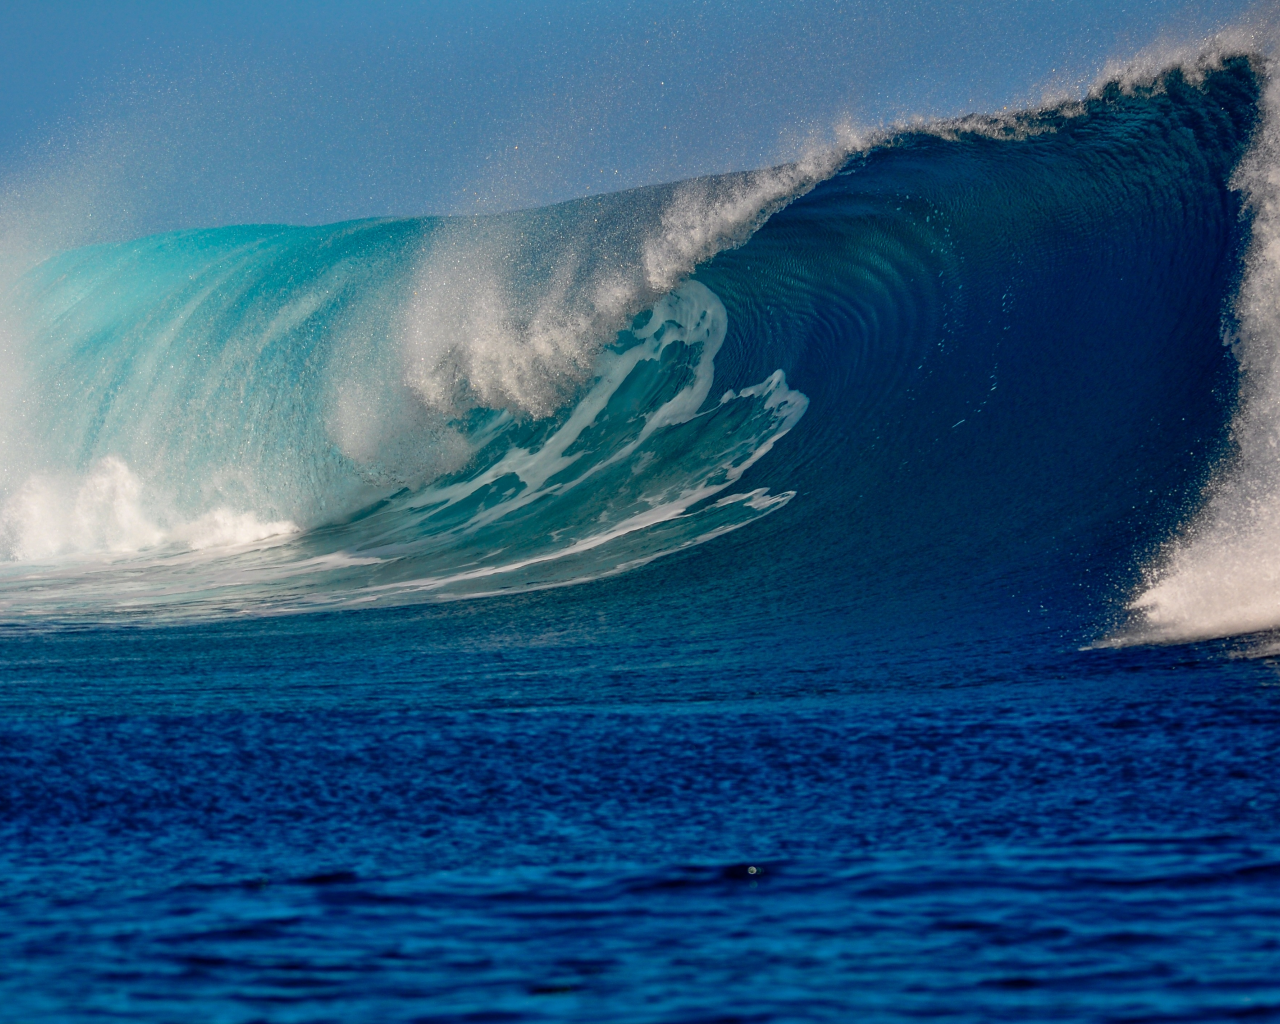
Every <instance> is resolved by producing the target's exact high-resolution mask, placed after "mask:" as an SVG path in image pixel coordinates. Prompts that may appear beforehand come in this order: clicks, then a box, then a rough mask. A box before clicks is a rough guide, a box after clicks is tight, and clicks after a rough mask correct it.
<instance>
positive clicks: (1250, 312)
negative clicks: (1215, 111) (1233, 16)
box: [1109, 33, 1280, 643]
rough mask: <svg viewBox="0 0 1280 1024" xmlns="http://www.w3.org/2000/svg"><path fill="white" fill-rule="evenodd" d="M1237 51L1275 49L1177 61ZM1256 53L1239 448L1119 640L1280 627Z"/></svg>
mask: <svg viewBox="0 0 1280 1024" xmlns="http://www.w3.org/2000/svg"><path fill="white" fill-rule="evenodd" d="M1232 52H1235V53H1240V52H1245V53H1252V54H1255V55H1256V54H1259V53H1267V54H1274V53H1275V52H1276V50H1275V47H1274V45H1273V43H1272V41H1271V39H1270V38H1268V37H1266V36H1263V35H1261V34H1258V33H1254V34H1250V35H1247V36H1245V35H1242V34H1241V33H1233V34H1232V35H1230V36H1224V37H1223V38H1222V39H1220V40H1217V41H1215V43H1214V45H1212V46H1210V47H1209V48H1207V49H1206V50H1204V51H1202V52H1201V53H1199V54H1191V55H1185V56H1183V57H1182V58H1180V59H1179V61H1178V64H1179V66H1181V67H1183V68H1184V72H1186V73H1188V74H1189V75H1192V74H1203V73H1206V72H1208V71H1211V70H1213V69H1214V68H1216V67H1220V66H1221V63H1222V59H1223V56H1224V54H1230V53H1232ZM1156 57H1159V55H1158V54H1157V55H1156ZM1166 59H1167V57H1166ZM1253 59H1254V60H1255V63H1256V66H1257V67H1258V68H1259V69H1260V70H1262V71H1263V73H1264V82H1265V87H1264V93H1263V97H1262V124H1261V127H1260V129H1259V131H1258V134H1257V137H1256V139H1255V140H1254V143H1253V146H1252V148H1251V150H1250V152H1249V154H1248V155H1247V156H1246V158H1245V159H1244V161H1243V162H1242V164H1241V166H1240V167H1239V169H1238V170H1237V172H1236V176H1235V179H1234V181H1233V184H1234V185H1235V186H1236V187H1237V188H1240V189H1241V190H1243V191H1244V192H1245V194H1246V196H1247V199H1248V202H1249V206H1250V208H1251V211H1252V214H1253V229H1252V240H1251V243H1250V248H1249V251H1248V254H1247V257H1246V265H1245V274H1244V279H1243V282H1242V284H1241V288H1240V292H1239V295H1238V297H1237V299H1236V304H1235V312H1236V317H1237V320H1238V323H1239V333H1238V337H1235V338H1232V339H1229V340H1230V341H1232V342H1233V348H1234V351H1235V353H1236V355H1237V357H1238V359H1239V363H1240V373H1241V395H1240V402H1239V407H1238V410H1237V412H1236V415H1235V419H1234V421H1233V423H1232V439H1233V441H1234V443H1235V447H1236V453H1235V456H1234V458H1233V459H1232V460H1231V461H1230V463H1229V464H1228V465H1227V466H1225V467H1224V468H1223V469H1222V470H1221V471H1220V472H1219V473H1218V474H1217V476H1216V478H1215V479H1214V480H1213V482H1212V483H1211V485H1210V487H1209V489H1208V492H1207V494H1206V500H1205V503H1204V506H1203V508H1202V509H1201V511H1200V512H1199V514H1198V515H1197V516H1196V517H1195V518H1194V520H1193V521H1192V523H1191V524H1190V526H1189V527H1188V528H1187V529H1186V530H1185V531H1183V532H1182V533H1181V534H1180V535H1179V536H1177V537H1175V538H1174V539H1173V540H1171V541H1170V543H1169V544H1168V545H1166V548H1165V550H1164V551H1163V552H1162V553H1161V554H1160V556H1159V557H1158V558H1157V559H1156V560H1155V562H1154V564H1153V565H1152V566H1151V567H1150V569H1149V570H1148V572H1147V576H1146V581H1145V583H1144V585H1143V586H1142V588H1141V590H1140V592H1139V593H1138V594H1137V595H1136V596H1135V597H1134V599H1133V600H1132V602H1131V605H1130V610H1131V612H1132V613H1133V620H1132V621H1131V622H1130V623H1129V624H1128V625H1127V626H1125V627H1124V628H1122V629H1121V630H1119V631H1118V632H1117V633H1116V634H1115V635H1114V636H1113V637H1112V638H1111V640H1110V641H1109V642H1111V643H1131V642H1150V641H1156V642H1176V641H1186V640H1195V639H1206V638H1210V637H1220V636H1230V635H1236V634H1241V633H1249V632H1254V631H1259V630H1269V629H1276V628H1280V82H1277V80H1276V77H1275V74H1274V72H1275V58H1274V57H1259V56H1255V57H1254V58H1253ZM1154 60H1155V58H1153V62H1154ZM1148 70H1149V68H1144V67H1143V66H1141V65H1139V66H1136V67H1135V69H1134V70H1133V71H1132V72H1131V73H1130V74H1129V75H1128V77H1127V78H1125V79H1124V81H1125V82H1127V83H1132V84H1133V85H1135V86H1140V85H1143V84H1144V83H1145V81H1146V80H1145V79H1144V77H1143V76H1144V74H1145V73H1146V71H1148Z"/></svg>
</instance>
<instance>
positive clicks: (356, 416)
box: [0, 44, 1280, 644]
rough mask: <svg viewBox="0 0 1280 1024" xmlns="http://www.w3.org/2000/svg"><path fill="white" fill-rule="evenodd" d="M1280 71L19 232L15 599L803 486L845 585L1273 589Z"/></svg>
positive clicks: (828, 559)
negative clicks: (365, 205) (533, 191)
mask: <svg viewBox="0 0 1280 1024" xmlns="http://www.w3.org/2000/svg"><path fill="white" fill-rule="evenodd" d="M1276 89H1277V86H1276V85H1275V84H1274V83H1272V82H1271V81H1270V79H1269V78H1268V77H1267V62H1266V60H1265V59H1264V58H1263V57H1260V56H1257V55H1256V54H1251V52H1250V51H1248V50H1247V48H1244V47H1242V46H1240V45H1239V44H1237V45H1236V46H1234V47H1232V46H1227V45H1225V44H1222V45H1218V46H1216V47H1214V48H1210V49H1208V50H1206V51H1204V52H1203V53H1200V54H1198V55H1195V56H1192V57H1182V58H1179V59H1178V60H1176V61H1169V62H1166V63H1165V64H1164V65H1162V66H1160V67H1159V68H1158V69H1157V68H1155V67H1154V66H1151V65H1144V66H1142V67H1134V68H1129V69H1124V70H1120V71H1116V72H1115V73H1111V74H1108V75H1107V76H1106V77H1105V78H1104V80H1103V81H1102V82H1101V83H1100V84H1099V85H1098V86H1097V87H1096V88H1095V89H1094V90H1093V91H1092V92H1091V93H1090V95H1089V96H1088V98H1087V99H1085V100H1083V101H1070V102H1064V103H1061V104H1058V105H1056V106H1050V107H1046V108H1043V109H1038V110H1032V111H1027V112H1023V113H1019V114H1016V115H1010V116H1002V117H1000V118H981V117H971V118H966V119H964V120H961V121H952V122H945V123H941V122H940V123H936V124H929V125H923V126H914V127H911V128H899V129H893V130H888V131H883V132H879V133H875V134H868V135H865V136H859V135H856V134H855V133H852V132H846V133H844V134H843V135H842V139H843V141H842V142H841V144H840V145H838V146H836V147H835V148H832V149H827V150H822V151H819V152H816V153H815V154H814V155H813V156H812V157H810V158H807V159H806V160H803V161H800V162H798V163H795V164H790V165H786V166H783V167H779V168H775V169H771V170H767V171H760V172H753V173H748V174H734V175H725V176H722V177H716V178H707V179H699V180H695V181H688V182H683V183H678V184H674V185H668V186H660V187H650V188H643V189H638V190H634V191H630V192H623V193H617V194H613V195H606V196H600V197H595V198H588V199H581V200H576V201H573V202H569V203H564V204H561V205H558V206H554V207H549V208H546V209H538V210H531V211H525V212H519V213H510V214H502V215H496V216H485V217H450V218H418V219H388V220H373V221H359V222H351V223H345V224H337V225H332V226H326V227H318V228H316V227H284V226H239V227H225V228H215V229H209V230H196V231H182V232H176V233H171V234H165V235H159V236H154V237H149V238H143V239H139V240H136V241H128V242H117V243H111V244H105V245H96V246H91V247H88V248H79V249H72V250H67V251H57V252H45V251H41V250H40V248H39V247H38V246H37V247H34V248H32V249H31V253H32V254H31V255H29V257H28V258H26V260H25V262H23V261H22V260H17V261H16V262H15V259H16V258H15V257H12V256H10V257H8V258H7V262H6V266H9V267H10V268H12V267H14V266H16V267H17V270H12V269H11V270H10V271H6V276H5V282H6V283H5V284H4V286H3V287H4V296H3V300H2V301H3V324H4V330H5V336H4V337H5V342H6V345H7V349H8V357H7V360H6V364H7V365H6V370H7V379H6V381H5V382H4V384H3V392H2V393H0V417H2V418H0V444H2V445H3V449H2V451H3V453H4V454H3V462H2V463H0V473H2V475H0V555H2V556H3V558H4V559H5V561H4V562H3V563H0V609H2V614H3V615H5V616H7V617H10V618H24V617H29V616H32V615H37V616H39V615H44V616H54V617H79V616H86V615H88V616H100V615H104V614H108V613H118V612H126V611H127V612H145V613H146V614H148V615H167V614H174V613H179V612H181V613H187V614H212V613H215V612H227V611H237V612H268V611H288V610H302V609H307V608H319V607H334V606H348V605H362V604H368V603H395V602H404V601H413V600H424V599H433V598H449V597H462V596H480V595H487V594H495V593H503V592H511V591H514V590H522V589H529V588H541V587H548V586H558V585H563V584H567V583H573V582H578V581H584V580H590V579H599V578H601V577H604V576H609V575H613V574H617V573H621V572H624V571H626V570H628V569H631V568H633V567H636V566H639V565H643V564H646V563H648V562H651V561H652V560H653V559H655V558H658V557H661V556H664V555H669V554H672V553H674V552H677V551H681V550H685V549H687V548H690V547H692V546H695V545H700V544H703V543H705V542H707V541H709V540H712V539H713V538H716V537H719V536H721V535H723V534H725V533H727V532H730V531H736V530H738V529H740V528H743V527H748V526H751V524H754V523H756V521H758V520H761V519H762V518H763V517H766V516H768V517H770V519H771V521H772V522H775V523H776V524H778V525H777V526H776V527H775V529H774V530H773V531H772V532H765V531H763V529H762V527H759V526H752V530H753V531H759V533H758V536H759V537H760V548H759V552H758V559H759V560H760V561H761V562H768V563H769V564H770V565H772V566H773V567H774V571H776V573H777V574H779V576H783V577H787V576H790V577H793V578H807V579H810V580H812V581H813V586H814V587H815V588H816V592H818V594H819V595H820V599H821V600H826V601H829V602H836V603H838V602H847V601H850V600H867V601H872V602H874V601H875V600H877V598H876V597H875V595H876V594H879V593H888V592H890V591H893V590H895V588H899V585H900V584H902V585H904V586H905V585H907V584H904V583H903V581H908V583H909V587H908V589H910V588H914V591H913V592H918V593H925V592H933V593H946V592H954V593H955V594H957V595H958V596H960V595H963V593H964V592H965V588H966V587H968V586H969V581H971V580H973V579H977V578H978V576H979V575H981V574H980V573H975V571H974V570H973V569H972V564H973V562H974V560H975V559H977V560H978V561H981V562H982V564H983V565H985V566H986V567H987V568H986V569H985V570H983V571H984V572H987V573H989V574H994V575H993V576H992V578H995V577H996V576H1000V575H1001V574H1003V577H1006V578H1009V579H1017V580H1019V581H1022V582H1020V583H1019V584H1018V586H1020V587H1023V588H1024V589H1027V588H1029V590H1031V591H1034V592H1035V593H1036V594H1038V595H1040V596H1039V597H1037V601H1047V602H1049V603H1050V604H1052V602H1053V601H1054V600H1057V599H1059V598H1060V599H1061V600H1063V601H1066V600H1068V598H1067V597H1066V596H1064V595H1068V594H1069V595H1071V596H1070V598H1069V601H1070V602H1073V604H1072V607H1073V608H1077V609H1078V610H1079V615H1078V618H1077V620H1076V625H1075V626H1074V627H1073V628H1075V629H1076V631H1077V633H1078V637H1079V640H1080V641H1081V642H1084V643H1089V642H1093V643H1106V644H1124V643H1131V642H1147V641H1180V640H1187V639H1197V638H1204V637H1212V636H1223V635H1229V634H1235V633H1241V632H1248V631H1258V630H1265V629H1270V628H1275V627H1280V555H1278V554H1277V552H1280V454H1278V453H1280V303H1278V302H1277V299H1276V296H1277V294H1280V292H1278V291H1277V281H1278V280H1280V226H1278V225H1280V220H1278V219H1277V218H1280V121H1278V120H1277V118H1280V93H1277V92H1276ZM1224 337H1225V338H1226V340H1227V341H1228V342H1229V344H1228V345H1227V346H1224V345H1223V344H1222V343H1221V342H1222V339H1223V338H1224ZM935 507H936V510H937V511H929V509H930V508H935ZM784 510H785V511H784ZM775 513H777V514H778V515H773V514H775ZM1086 540H1087V541H1088V545H1086V544H1085V541H1086ZM766 541H767V544H766ZM1072 544H1075V545H1076V547H1074V548H1073V547H1071V545H1072ZM1086 546H1087V547H1088V552H1087V554H1078V555H1077V554H1069V552H1070V551H1078V552H1083V551H1084V550H1085V547H1086ZM1064 552H1067V553H1068V554H1064ZM922 581H923V582H922ZM735 586H737V584H736V583H735V580H734V579H733V578H725V579H721V580H717V581H716V582H715V587H716V588H722V589H723V590H724V592H726V593H731V592H732V591H733V589H734V588H735ZM1081 588H1084V590H1086V591H1087V596H1086V597H1084V598H1083V599H1081V598H1080V597H1079V593H1080V591H1081ZM899 589H900V588H899ZM994 589H999V587H995V588H994ZM992 592H994V590H993V591H992ZM851 595H853V596H851ZM1045 606H1046V607H1047V605H1045ZM921 614H922V615H923V614H928V613H927V612H925V611H923V610H922V611H921Z"/></svg>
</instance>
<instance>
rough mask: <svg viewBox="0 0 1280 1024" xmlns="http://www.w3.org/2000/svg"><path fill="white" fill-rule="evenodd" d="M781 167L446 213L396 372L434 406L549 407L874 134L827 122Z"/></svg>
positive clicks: (420, 278) (538, 412)
mask: <svg viewBox="0 0 1280 1024" xmlns="http://www.w3.org/2000/svg"><path fill="white" fill-rule="evenodd" d="M836 139H837V141H836V142H835V143H834V144H828V145H823V146H814V147H813V148H812V149H811V151H810V152H808V153H807V154H806V155H805V156H804V157H802V158H801V159H799V160H797V161H795V162H793V163H790V164H786V165H784V166H781V167H774V168H769V169H766V170H760V171H752V172H747V173H742V174H733V175H723V176H720V177H715V178H700V179H696V180H692V181H686V182H682V183H680V184H677V185H674V186H663V187H660V188H654V189H647V190H637V191H635V192H631V193H625V194H614V195H611V196H603V197H598V198H597V199H595V200H590V201H580V202H578V203H572V204H564V205H563V206H560V207H552V208H550V209H549V210H546V211H537V212H536V213H534V214H523V215H505V216H498V217H486V218H474V219H471V218H468V219H458V220H454V221H448V222H445V223H444V224H442V225H441V226H440V228H439V229H438V230H436V231H435V232H434V233H433V234H432V235H431V236H430V238H429V239H428V244H427V245H426V247H425V251H424V253H423V258H422V261H421V265H420V267H419V271H418V275H417V281H416V284H415V287H414V290H413V296H412V300H411V301H410V302H409V304H408V308H407V309H406V312H405V316H404V319H403V329H402V334H403V352H404V362H405V379H406V381H407V382H408V384H409V385H410V386H411V387H412V388H413V390H414V391H415V393H416V394H417V395H418V396H419V397H420V399H421V400H422V401H423V402H424V403H425V404H426V406H427V407H428V408H430V409H434V410H439V411H443V412H447V413H452V414H456V413H459V412H462V411H465V409H466V408H468V407H470V406H476V405H478V406H485V407H488V408H498V409H507V410H509V411H510V412H512V413H514V414H516V415H532V416H547V415H550V414H551V413H552V412H554V411H555V410H556V409H558V408H561V407H562V406H563V404H564V402H565V400H566V399H567V398H568V396H569V395H570V394H571V393H572V391H573V390H574V389H575V388H576V387H577V386H579V385H581V384H582V383H584V382H585V381H586V380H587V379H588V377H589V376H590V374H591V373H592V372H593V368H594V366H595V362H596V358H597V356H598V355H599V354H600V352H601V351H602V350H603V348H604V346H605V345H607V344H608V343H609V342H610V341H612V339H613V337H614V335H615V334H616V332H617V331H618V330H619V329H621V328H623V327H625V326H626V324H627V322H628V321H629V319H630V318H631V317H632V316H633V315H634V314H636V313H638V312H639V311H640V310H642V309H644V308H646V307H647V306H651V305H652V304H653V303H654V302H655V301H657V300H659V299H660V298H661V296H663V295H664V294H666V293H667V292H670V291H671V290H672V289H674V288H675V287H677V286H678V285H679V284H680V282H681V281H682V280H683V279H684V278H686V277H687V276H688V275H689V274H691V273H692V272H693V270H694V268H695V267H696V266H697V265H698V264H699V263H701V262H703V261H705V260H707V259H709V258H711V257H712V256H714V255H715V254H716V253H718V252H720V251H722V250H725V249H728V248H732V247H734V246H738V245H741V244H743V243H744V242H745V241H746V240H747V239H748V238H749V237H750V236H751V235H752V234H753V233H754V232H755V231H756V230H757V229H758V228H759V227H760V225H761V224H763V223H764V221H765V220H767V219H768V217H769V216H771V215H772V214H773V213H775V212H776V211H777V210H778V209H779V208H781V207H782V206H783V205H785V204H786V203H787V202H789V201H790V200H792V199H794V198H795V197H797V196H799V195H801V194H803V193H804V192H806V191H808V190H809V189H811V188H813V187H814V186H815V185H816V184H817V183H818V182H820V181H822V180H823V179H825V178H827V177H829V176H830V175H831V174H833V173H834V172H835V171H836V170H837V169H838V168H839V167H840V165H841V164H842V163H843V162H844V161H845V160H846V159H847V158H848V156H849V154H850V153H851V152H853V151H854V150H855V149H858V148H859V147H862V146H864V145H866V144H867V141H868V139H869V136H862V135H859V134H858V133H857V132H855V131H853V130H852V129H848V128H842V129H840V130H838V131H837V132H836Z"/></svg>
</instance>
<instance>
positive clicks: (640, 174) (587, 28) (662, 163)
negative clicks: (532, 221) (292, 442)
mask: <svg viewBox="0 0 1280 1024" xmlns="http://www.w3.org/2000/svg"><path fill="white" fill-rule="evenodd" d="M4 6H5V11H4V13H3V14H2V15H0V22H7V24H4V25H3V28H2V30H0V93H2V94H3V95H4V96H5V97H6V99H5V103H4V104H3V105H2V108H0V171H2V172H3V176H4V183H3V188H4V190H5V192H6V193H7V196H6V200H5V204H6V205H7V206H8V207H9V208H10V209H12V208H13V206H14V203H15V202H17V203H18V204H19V205H24V206H27V207H28V209H27V213H28V214H30V213H31V212H32V210H31V209H30V205H29V203H24V202H23V201H22V195H23V194H25V195H27V196H33V195H35V190H36V186H37V185H38V186H39V188H40V189H42V190H43V191H42V192H41V195H42V196H43V199H42V202H45V203H46V204H47V205H48V206H50V207H52V206H56V205H58V204H62V205H63V206H68V207H70V206H74V207H75V211H74V216H72V215H71V214H67V215H66V217H64V219H67V218H70V219H73V220H77V221H82V222H83V224H85V225H88V224H90V223H91V222H92V218H93V216H95V215H96V216H97V217H98V220H97V222H96V223H97V224H99V225H101V227H100V228H98V229H95V230H86V231H81V232H79V234H78V236H77V237H78V238H79V239H80V240H89V239H91V238H97V237H107V236H111V235H127V234H141V233H146V232H150V231H157V230H166V229H171V228H176V227H195V226H207V225H215V224H226V223H237V222H292V223H318V222H324V221H335V220H343V219H348V218H356V217H370V216H386V215H416V214H424V213H467V212H493V211H497V210H503V209H512V208H518V207H525V206H534V205H542V204H545V203H549V202H555V201H558V200H563V199H568V198H571V197H575V196H580V195H586V194H591V193H598V192H602V191H616V190H618V189H622V188H629V187H632V186H636V185H642V184H648V183H654V182H660V181H672V180H676V179H681V178H687V177H691V176H695V175H700V174H707V173H713V172H720V171H727V170H734V169H744V168H749V167H759V166H764V165H768V164H771V163H776V162H779V161H782V160H785V159H788V158H790V157H792V156H793V155H795V154H796V153H797V152H799V151H800V150H801V149H803V148H804V147H806V146H807V145H811V144H813V143H815V142H819V143H820V142H821V141H822V140H823V139H824V138H827V137H829V136H831V135H832V133H833V129H834V127H835V126H837V125H840V124H853V125H856V126H861V127H874V126H876V125H879V124H881V123H884V122H886V121H893V120H897V119H901V118H908V117H913V116H933V115H950V114H957V113H962V112H967V111H992V110H999V109H1001V108H1003V107H1006V106H1015V105H1016V106H1023V105H1026V104H1028V103H1035V102H1037V101H1039V100H1040V99H1041V98H1042V97H1043V96H1045V95H1046V94H1052V93H1061V92H1062V91H1067V92H1071V91H1077V92H1078V91H1079V90H1080V89H1081V88H1082V87H1083V86H1084V85H1086V84H1087V83H1088V82H1089V81H1091V80H1092V79H1093V77H1094V76H1095V75H1096V74H1097V72H1098V71H1099V69H1100V68H1101V67H1102V65H1103V64H1104V63H1105V62H1106V60H1107V59H1109V58H1114V57H1117V56H1119V57H1124V56H1126V55H1128V54H1132V53H1135V52H1137V51H1138V50H1140V49H1142V48H1144V47H1148V46H1150V45H1153V44H1157V43H1159V42H1161V41H1169V42H1174V41H1184V40H1189V39H1193V38H1196V37H1197V36H1202V35H1204V34H1206V33H1208V32H1210V31H1212V30H1215V29H1217V28H1219V27H1221V26H1223V25H1226V24H1228V23H1231V22H1232V21H1233V20H1234V19H1238V18H1240V17H1241V16H1243V15H1244V12H1245V11H1246V9H1247V8H1248V7H1249V6H1250V5H1248V4H1246V3H1245V2H1243V0H1186V2H1184V0H1158V2H1153V0H1135V2H1124V0H989V2H981V3H969V4H965V3H961V4H956V3H954V2H952V0H852V2H839V0H797V2H790V3H785V2H750V0H683V2H654V0H633V2H621V0H618V2H612V3H610V2H590V0H584V2H573V3H568V2H563V0H518V2H516V0H469V2H467V3H457V2H453V0H448V2H419V3H389V2H376V0H362V2H360V3H354V2H351V3H332V2H330V3H325V2H314V3H281V2H273V0H255V2H243V0H223V2H220V3H217V4H213V3H194V2H192V3H184V4H168V3H160V2H155V3H121V4H118V5H87V4H81V3H76V2H63V3H57V2H40V3H35V2H16V3H15V2H10V3H8V4H6V5H4ZM1255 6H1256V5H1255ZM91 8H96V9H91ZM59 181H60V182H62V183H63V184H62V186H61V187H60V188H58V187H52V186H50V185H49V182H59ZM64 212H65V211H64ZM67 237H68V238H70V236H67Z"/></svg>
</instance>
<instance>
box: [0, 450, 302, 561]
mask: <svg viewBox="0 0 1280 1024" xmlns="http://www.w3.org/2000/svg"><path fill="white" fill-rule="evenodd" d="M296 532H297V527H296V526H295V525H294V524H293V523H291V522H287V521H279V522H263V521H261V520H259V519H258V518H257V517H255V516H254V515H252V514H251V513H248V512H235V511H232V510H230V509H225V508H216V509H213V510H212V511H210V512H207V513H205V514H204V515H202V516H199V517H197V518H196V519H193V520H191V521H189V522H184V521H181V520H176V521H175V520H172V519H170V518H168V517H166V516H164V514H163V513H162V512H161V511H160V510H158V509H157V503H156V502H155V500H154V499H152V498H150V497H149V496H148V495H147V494H146V489H145V488H144V486H143V483H142V481H141V480H139V478H138V477H137V475H136V474H134V473H133V472H132V471H131V470H130V469H129V467H128V466H127V465H126V464H125V463H124V462H123V460H121V459H118V458H115V457H114V456H108V457H107V458H104V459H101V460H99V461H98V462H97V463H96V464H95V465H94V466H93V467H91V468H90V469H89V470H88V471H87V472H85V473H82V474H60V475H52V474H37V475H33V476H32V477H30V478H28V479H27V481H26V482H25V483H23V484H22V486H20V487H19V488H18V489H17V492H16V493H15V494H14V495H13V496H12V497H11V498H10V499H9V500H8V501H7V502H6V503H5V504H4V506H3V508H0V558H5V559H7V560H10V561H19V562H34V561H40V560H46V559H51V558H60V557H64V556H68V555H79V556H83V555H90V556H95V555H97V556H101V555H131V554H137V553H139V552H143V551H148V550H152V549H158V548H164V549H169V550H192V551H204V550H208V549H212V548H228V547H237V546H241V545H245V544H251V543H255V542H258V541H262V540H266V539H268V538H271V537H278V536H283V535H288V534H292V533H296Z"/></svg>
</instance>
